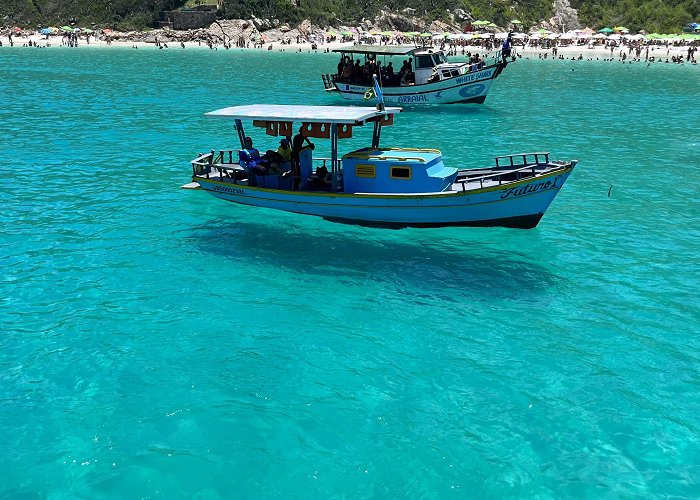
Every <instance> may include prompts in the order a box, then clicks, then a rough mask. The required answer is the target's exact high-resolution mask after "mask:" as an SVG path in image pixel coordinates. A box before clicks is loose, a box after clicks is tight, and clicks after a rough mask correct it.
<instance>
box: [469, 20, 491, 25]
mask: <svg viewBox="0 0 700 500" xmlns="http://www.w3.org/2000/svg"><path fill="white" fill-rule="evenodd" d="M489 24H491V21H474V22H473V23H472V26H486V25H489Z"/></svg>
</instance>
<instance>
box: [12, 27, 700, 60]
mask: <svg viewBox="0 0 700 500" xmlns="http://www.w3.org/2000/svg"><path fill="white" fill-rule="evenodd" d="M156 40H158V39H157V37H156ZM0 42H2V48H6V47H10V46H11V47H12V48H15V49H41V48H48V49H55V48H70V49H74V50H89V49H91V48H92V49H94V48H105V47H114V48H121V49H134V50H136V49H139V50H183V49H185V50H192V49H197V50H232V51H236V50H254V51H259V52H270V51H274V52H302V53H323V52H331V51H333V50H336V49H341V48H344V47H352V46H353V44H354V43H353V42H342V41H337V40H333V41H328V42H326V41H319V42H318V43H317V44H312V43H310V42H307V41H301V42H300V43H297V42H296V41H295V40H294V39H292V40H291V42H290V43H282V42H281V41H270V42H265V43H263V44H262V45H260V44H253V43H250V44H249V46H248V47H238V46H229V47H228V48H227V47H225V46H224V45H223V44H221V43H219V44H211V45H208V44H207V43H205V42H203V41H183V42H180V41H154V42H144V41H125V40H120V39H113V40H109V41H108V40H107V39H106V38H105V37H95V36H91V37H90V39H89V42H88V41H87V40H86V38H85V37H84V36H83V37H81V38H79V39H78V45H77V47H69V46H68V45H67V43H66V42H65V40H64V38H63V37H62V36H60V35H53V36H49V37H48V38H47V37H46V36H45V35H40V34H31V35H25V36H17V35H15V36H13V37H12V42H13V43H12V44H10V43H9V42H10V40H9V38H8V36H7V35H5V36H2V37H0ZM389 45H391V44H389ZM496 45H497V47H498V44H496ZM382 46H383V45H382ZM377 47H379V45H377ZM436 47H438V48H439V46H438V45H436ZM647 48H648V51H647ZM449 49H450V44H449V43H446V44H445V47H444V50H445V51H448V50H449ZM455 51H456V56H457V57H459V56H461V55H462V54H463V53H464V54H466V53H467V52H471V53H474V52H477V53H480V54H482V55H484V54H487V55H488V56H495V55H496V52H497V51H498V49H491V50H487V49H485V48H484V47H483V46H481V45H464V46H462V45H457V46H456V47H453V52H452V53H453V55H455ZM515 51H516V54H517V55H518V57H522V58H528V59H552V58H553V57H555V58H559V59H569V60H571V59H572V58H573V59H576V60H611V61H623V62H631V61H633V60H635V59H637V56H636V54H635V51H634V49H631V48H630V47H629V46H627V45H620V46H616V47H613V48H612V50H611V48H610V47H606V46H605V45H604V44H596V45H594V46H592V47H591V46H589V45H576V44H572V45H564V46H557V47H556V55H555V54H554V53H553V50H552V48H542V47H540V46H537V45H533V46H530V45H524V46H523V45H515ZM687 53H688V46H687V45H668V46H665V45H648V46H647V45H643V46H641V50H640V54H639V58H638V60H641V61H644V62H646V61H647V59H649V58H653V62H666V61H667V60H668V62H672V58H674V57H675V58H676V59H677V60H678V58H680V57H682V59H683V61H684V62H685V59H686V56H687ZM687 64H691V63H687Z"/></svg>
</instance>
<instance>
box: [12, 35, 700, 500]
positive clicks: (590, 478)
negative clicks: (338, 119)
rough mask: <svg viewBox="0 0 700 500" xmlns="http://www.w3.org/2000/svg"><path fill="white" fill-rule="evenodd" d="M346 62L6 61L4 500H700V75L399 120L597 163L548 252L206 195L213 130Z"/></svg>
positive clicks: (428, 132)
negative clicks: (191, 187)
mask: <svg viewBox="0 0 700 500" xmlns="http://www.w3.org/2000/svg"><path fill="white" fill-rule="evenodd" d="M335 64H336V57H335V56H334V55H332V54H308V53H306V52H304V53H302V54H299V53H277V52H273V53H267V52H265V53H263V52H253V51H248V52H242V51H240V50H238V51H233V50H232V51H224V50H218V51H209V50H204V49H202V50H198V49H185V50H181V49H173V48H170V49H168V50H160V51H158V50H155V49H139V50H133V49H116V48H105V49H99V48H85V47H81V48H78V49H68V48H60V47H52V48H49V49H31V48H28V49H24V48H17V47H15V48H14V49H10V48H7V47H3V48H0V102H1V103H2V105H1V106H0V160H1V161H2V171H3V172H4V177H3V180H2V183H0V203H1V204H0V206H1V207H2V212H1V213H0V228H1V233H0V266H1V269H2V273H1V274H0V443H1V444H2V451H0V497H2V498H23V499H24V498H26V499H30V498H52V499H62V498H90V499H92V498H200V499H217V498H353V499H354V498H498V497H537V498H572V497H573V498H577V497H586V498H649V497H656V498H697V497H699V496H700V417H698V414H699V412H698V410H699V409H700V354H699V350H700V337H699V335H700V307H699V305H700V300H699V299H698V290H700V269H699V267H700V265H699V264H700V258H699V257H698V249H700V233H699V230H698V224H697V219H698V217H699V216H700V205H699V202H698V188H699V186H700V163H699V162H698V152H699V151H700V135H699V133H698V130H699V127H698V124H699V123H700V119H699V118H698V116H700V108H699V107H698V98H697V96H698V93H697V92H698V84H699V83H700V68H699V67H691V66H684V67H680V66H676V65H672V64H663V63H661V64H658V63H657V64H655V65H652V66H651V67H647V66H646V65H644V64H636V65H635V64H632V65H630V64H620V63H614V62H604V61H551V60H548V61H539V60H526V59H522V60H519V61H518V62H517V63H515V64H513V65H511V66H509V67H508V68H507V70H506V71H505V72H504V73H503V75H502V76H501V77H500V78H499V79H498V80H497V81H496V82H495V84H494V86H493V88H492V93H491V95H490V97H489V98H488V99H487V101H486V104H485V105H484V106H463V105H453V106H445V107H431V108H425V109H412V110H408V111H407V112H405V113H403V114H402V115H400V116H399V117H398V118H397V123H396V125H395V126H394V127H391V128H387V129H385V131H384V133H383V137H382V138H383V141H384V144H387V145H396V146H421V147H437V148H439V149H441V150H443V152H444V155H445V157H446V163H449V164H454V165H460V166H473V167H478V166H483V165H489V164H491V161H492V160H491V158H492V157H493V156H495V155H498V154H505V153H513V152H522V151H532V150H547V151H551V152H552V155H553V157H555V158H560V159H571V158H577V159H579V160H580V164H579V166H578V167H577V168H576V170H575V171H574V173H573V174H572V176H571V178H570V179H569V181H568V183H567V184H566V185H565V186H564V188H563V189H562V191H561V192H560V194H559V196H558V197H557V199H556V200H555V201H554V203H553V204H552V206H551V207H550V210H549V211H548V212H547V214H546V215H545V217H544V218H543V220H542V222H541V223H540V225H539V226H538V227H537V228H536V229H534V230H531V231H523V230H513V229H499V228H496V229H469V228H459V229H425V230H421V229H404V230H400V231H392V230H380V229H370V228H360V227H353V226H345V225H338V224H333V223H330V222H326V221H324V220H321V219H316V218H307V217H304V216H299V215H294V214H287V213H282V212H275V211H268V210H263V209H254V208H248V207H243V206H237V205H234V204H229V203H226V202H223V201H220V200H217V199H215V198H213V197H211V196H208V195H206V193H203V192H193V191H186V190H181V189H180V186H181V185H182V184H184V183H186V182H189V175H190V172H191V170H190V166H189V161H190V160H191V159H192V158H194V156H196V154H197V153H199V152H202V151H208V150H209V149H212V148H224V147H234V146H235V144H236V142H235V134H234V132H233V130H232V129H231V125H230V124H229V123H228V122H222V121H217V120H205V119H204V118H203V113H204V112H207V111H211V110H214V109H218V108H221V107H225V106H229V105H235V104H244V103H254V102H266V103H302V104H333V103H336V104H340V103H341V102H340V101H336V100H335V99H334V98H333V97H332V96H326V95H324V94H323V91H322V84H321V81H320V74H321V73H322V72H324V71H329V70H331V69H332V68H333V67H334V66H335ZM249 132H253V131H252V130H250V129H249ZM252 135H253V138H254V139H255V140H256V145H258V146H259V147H260V148H261V149H267V148H268V147H271V146H272V145H274V140H273V139H272V138H269V137H266V136H264V135H263V134H261V133H259V131H256V132H255V133H253V134H252ZM358 136H359V137H360V138H361V139H362V138H364V139H366V140H369V138H368V137H365V136H364V135H363V134H358ZM358 136H356V138H355V139H353V140H352V144H350V145H348V146H346V147H354V146H356V145H360V144H362V140H361V139H357V137H358ZM266 141H268V142H269V143H270V146H267V145H266V144H267V142H266ZM318 145H319V147H318V148H317V149H318V150H319V151H318V152H319V153H320V154H323V153H324V152H325V151H324V148H326V146H327V145H324V144H323V143H322V142H321V141H318ZM341 146H342V143H341ZM610 184H612V186H613V187H612V190H610Z"/></svg>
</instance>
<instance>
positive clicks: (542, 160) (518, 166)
mask: <svg viewBox="0 0 700 500" xmlns="http://www.w3.org/2000/svg"><path fill="white" fill-rule="evenodd" d="M529 158H532V159H531V160H529ZM495 160H496V168H497V169H501V171H498V172H491V173H489V174H485V175H479V176H474V177H472V176H469V174H468V171H467V175H466V176H465V177H463V178H461V179H458V180H456V181H455V182H456V183H461V184H462V191H466V190H467V187H466V184H467V183H468V182H476V181H479V185H480V187H482V188H483V187H484V181H487V180H493V181H498V185H499V186H500V185H501V184H503V182H510V181H512V180H513V179H512V177H515V180H520V179H521V178H522V174H523V173H524V172H527V171H529V172H528V173H529V174H530V175H531V176H534V175H535V174H536V173H537V168H538V167H540V168H542V167H546V166H548V165H550V162H549V153H545V152H538V153H517V154H513V155H503V156H496V157H495ZM504 163H506V164H504ZM505 177H510V178H509V179H505V180H504V178H505Z"/></svg>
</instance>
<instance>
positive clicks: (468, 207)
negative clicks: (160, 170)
mask: <svg viewBox="0 0 700 500" xmlns="http://www.w3.org/2000/svg"><path fill="white" fill-rule="evenodd" d="M378 107H379V108H382V106H378ZM399 112H401V108H395V107H394V108H386V109H377V108H374V107H348V106H342V107H339V106H284V105H281V106H280V105H264V104H258V105H248V106H235V107H230V108H224V109H220V110H218V111H212V112H210V113H206V115H205V116H207V117H211V118H226V119H230V120H234V121H235V129H236V131H237V133H238V137H239V139H240V142H241V150H218V151H216V150H212V151H211V152H209V153H205V154H200V155H199V156H198V157H197V158H196V159H194V160H193V161H192V162H191V163H192V182H191V183H190V184H186V185H185V186H183V188H189V189H202V190H205V191H207V192H208V193H209V194H211V195H213V196H215V197H217V198H221V199H223V200H227V201H233V202H236V203H241V204H244V205H251V206H256V207H265V208H274V209H277V210H284V211H287V212H295V213H299V214H307V215H315V216H319V217H323V218H325V219H328V220H331V221H336V222H343V223H349V224H359V225H369V226H381V227H392V228H399V227H407V226H411V227H441V226H505V227H515V228H533V227H535V226H536V225H537V223H538V222H539V221H540V219H541V218H542V216H543V215H544V213H545V211H546V210H547V208H548V207H549V205H550V203H552V201H553V200H554V198H555V196H556V195H557V193H558V192H559V190H560V189H561V187H562V186H563V185H564V183H565V182H566V179H567V178H568V177H569V174H570V173H571V171H572V170H573V168H574V166H575V165H576V161H550V159H549V154H548V153H519V154H513V155H507V156H499V157H496V162H495V163H496V164H495V165H494V166H491V167H487V168H480V169H475V170H464V169H458V168H455V167H449V166H447V165H445V164H444V163H443V161H442V154H441V153H440V151H438V150H435V149H419V148H388V147H381V146H380V145H379V142H380V136H381V132H382V128H383V127H385V126H388V125H392V124H393V121H394V116H395V114H397V113H399ZM243 120H248V121H251V120H252V122H253V126H255V127H261V128H264V129H265V131H266V133H267V134H268V135H271V136H283V137H288V136H290V135H291V131H292V130H295V129H294V128H293V127H294V125H293V124H294V123H295V122H296V123H297V124H298V123H301V127H303V129H304V130H305V135H306V136H308V137H313V138H325V139H329V140H330V145H331V156H330V158H314V157H313V148H312V147H306V148H304V149H301V150H300V151H299V153H298V156H299V167H298V169H296V168H295V169H293V170H294V171H293V172H292V171H291V170H289V169H290V167H291V166H290V165H288V164H281V165H280V166H279V167H280V169H279V170H277V169H276V170H277V172H276V173H275V174H271V173H269V172H267V175H260V174H261V169H260V167H259V165H255V164H254V162H253V161H252V160H250V158H251V154H252V151H251V150H250V149H248V150H247V149H245V146H246V141H245V139H246V136H245V133H244V130H243ZM364 125H368V126H369V128H370V130H371V132H372V139H371V143H370V144H369V145H368V146H367V147H363V148H360V149H357V150H354V151H350V152H348V153H346V154H345V155H344V156H342V157H339V156H338V141H339V140H342V139H345V138H350V137H352V136H353V134H354V133H355V132H356V131H357V129H358V127H363V126H364ZM364 128H367V127H364ZM368 132H369V131H368ZM435 132H436V133H438V132H439V131H438V130H436V131H435ZM314 165H316V167H314ZM270 170H271V169H270ZM280 170H281V171H283V173H280ZM288 172H289V174H288ZM262 173H265V171H264V169H263V170H262Z"/></svg>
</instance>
